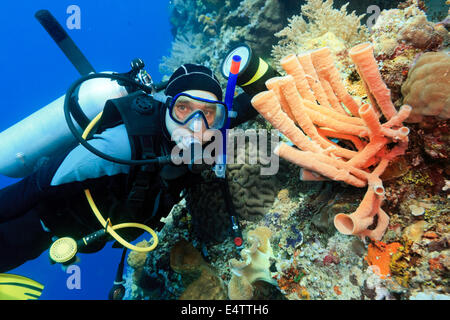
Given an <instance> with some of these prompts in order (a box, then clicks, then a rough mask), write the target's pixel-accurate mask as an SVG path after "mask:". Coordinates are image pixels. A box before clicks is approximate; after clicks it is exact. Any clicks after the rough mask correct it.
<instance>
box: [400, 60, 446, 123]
mask: <svg viewBox="0 0 450 320" xmlns="http://www.w3.org/2000/svg"><path fill="white" fill-rule="evenodd" d="M449 74H450V56H449V55H448V54H447V53H443V52H427V53H424V54H423V55H422V56H421V57H420V58H419V59H418V60H417V62H416V64H415V65H414V67H413V68H412V69H411V70H410V71H409V75H408V79H407V80H406V82H405V83H404V84H403V86H402V94H403V96H404V102H405V103H407V104H409V105H411V106H412V107H413V109H412V111H411V115H410V116H409V118H408V119H407V120H406V121H407V122H420V121H422V120H423V116H436V117H438V118H440V119H443V120H446V119H448V118H450V76H449Z"/></svg>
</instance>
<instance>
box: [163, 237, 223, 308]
mask: <svg viewBox="0 0 450 320" xmlns="http://www.w3.org/2000/svg"><path fill="white" fill-rule="evenodd" d="M170 266H171V267H172V269H173V270H174V271H175V272H177V273H180V274H181V276H182V280H183V284H184V286H185V287H186V290H185V291H184V292H183V294H182V295H181V296H180V300H225V299H226V291H225V285H224V283H223V281H222V279H221V278H219V277H218V276H217V275H216V274H215V272H214V271H213V270H212V268H211V267H210V266H209V265H208V264H207V263H206V262H205V261H204V260H203V258H202V256H201V254H200V252H198V251H197V249H195V248H194V247H193V246H192V244H190V243H189V242H187V241H186V240H181V241H179V242H178V243H176V244H175V245H174V247H173V248H172V250H171V251H170Z"/></svg>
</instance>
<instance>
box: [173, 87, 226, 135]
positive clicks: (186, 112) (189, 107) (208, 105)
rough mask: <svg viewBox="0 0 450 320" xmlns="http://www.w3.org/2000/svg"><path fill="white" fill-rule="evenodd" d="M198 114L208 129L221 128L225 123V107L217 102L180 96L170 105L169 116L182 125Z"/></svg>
mask: <svg viewBox="0 0 450 320" xmlns="http://www.w3.org/2000/svg"><path fill="white" fill-rule="evenodd" d="M200 113H201V114H202V115H203V118H204V120H205V122H206V123H207V124H208V127H209V128H221V127H222V126H223V125H224V123H225V121H224V119H225V106H224V105H223V104H222V103H220V102H218V101H217V102H215V101H208V100H206V99H202V98H195V97H191V96H187V95H180V96H178V97H176V100H175V101H174V102H173V103H172V108H171V116H172V117H173V118H174V119H175V120H176V121H178V122H180V123H182V124H186V123H187V122H189V121H190V120H191V119H193V118H194V117H195V114H200Z"/></svg>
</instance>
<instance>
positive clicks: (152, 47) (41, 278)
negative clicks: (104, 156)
mask: <svg viewBox="0 0 450 320" xmlns="http://www.w3.org/2000/svg"><path fill="white" fill-rule="evenodd" d="M74 4H75V5H77V6H79V7H80V9H81V29H79V30H78V29H73V30H70V29H68V28H67V27H66V20H67V19H68V18H69V17H70V16H71V14H68V13H66V11H67V8H68V7H69V6H70V5H74ZM168 4H169V1H165V0H158V1H146V0H133V1H127V2H125V1H121V0H108V1H88V0H80V1H51V0H38V1H34V0H24V1H8V2H5V3H2V8H1V10H0V37H1V39H2V44H1V50H0V61H1V62H0V70H1V72H2V74H3V75H4V77H3V79H2V80H0V83H1V85H0V87H1V89H0V94H1V95H2V97H3V99H2V102H1V103H0V114H1V117H0V131H3V130H5V129H7V128H8V127H10V126H11V125H13V124H14V123H16V122H18V121H20V120H22V119H24V118H25V117H27V116H29V115H30V114H31V113H33V112H35V111H37V110H39V109H40V108H42V107H43V106H45V105H47V104H48V103H50V102H52V101H53V100H55V99H57V98H59V97H60V96H62V95H63V94H64V93H65V91H66V90H67V89H68V88H69V86H70V85H71V83H73V82H74V81H75V80H76V79H78V78H79V77H80V76H79V74H78V72H77V70H76V69H75V68H74V67H73V66H72V64H71V63H70V62H69V61H68V60H67V58H66V57H65V56H64V54H63V53H62V52H61V50H60V49H59V48H58V47H57V46H56V44H55V43H54V42H53V40H52V39H51V38H50V36H49V35H48V34H47V32H46V31H45V30H44V28H43V27H42V26H41V25H40V24H39V23H38V21H37V20H36V19H35V18H34V14H35V13H36V11H38V10H41V9H48V10H49V11H50V12H51V13H52V14H53V15H54V16H55V17H56V19H57V20H58V21H59V22H60V23H61V25H62V26H63V27H64V28H65V30H66V31H67V32H68V34H69V35H70V36H71V37H72V38H73V40H74V41H75V43H76V44H77V45H78V47H79V48H80V49H81V51H82V52H83V53H84V54H85V55H86V57H87V58H88V60H89V61H90V62H91V64H92V65H93V66H94V68H95V69H96V70H98V71H100V70H102V71H103V70H105V71H116V72H127V71H129V69H130V62H131V60H132V59H134V58H137V57H139V58H142V59H143V60H144V62H145V63H146V69H147V71H148V72H149V73H150V75H151V76H152V77H153V79H154V81H160V80H161V78H162V76H161V75H160V73H159V69H158V66H159V63H160V60H161V58H162V56H164V55H167V54H168V53H169V49H170V44H171V41H172V35H171V33H170V25H169V9H168ZM0 154H1V151H0ZM14 181H17V180H15V179H10V178H7V177H4V176H1V177H0V188H3V187H5V186H7V185H9V184H11V183H13V182H14ZM17 232H21V230H17ZM121 253H122V250H120V249H112V248H111V244H108V245H107V246H106V247H105V249H104V250H102V251H101V252H99V253H98V254H94V255H83V254H81V255H80V259H81V262H80V263H79V264H78V265H79V266H80V270H81V289H80V290H78V289H73V290H69V289H68V288H67V286H66V281H67V279H68V277H69V276H70V274H67V273H66V272H65V271H63V270H62V269H61V267H60V266H58V265H51V264H50V263H49V260H48V251H46V252H44V253H43V254H42V255H41V257H40V258H38V259H36V260H34V261H30V262H28V263H26V264H24V265H22V266H21V267H19V268H17V269H15V270H11V271H9V273H15V274H19V275H23V276H26V277H29V278H31V279H34V280H36V281H38V282H40V283H42V284H44V285H45V289H44V291H43V293H42V296H41V299H107V297H108V292H109V290H110V288H111V286H112V284H113V281H114V277H115V273H116V270H117V265H118V263H119V261H120V256H121Z"/></svg>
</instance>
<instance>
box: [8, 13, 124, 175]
mask: <svg viewBox="0 0 450 320" xmlns="http://www.w3.org/2000/svg"><path fill="white" fill-rule="evenodd" d="M35 17H36V19H37V20H38V21H39V22H40V23H41V25H42V26H43V27H44V28H45V30H46V31H47V32H48V34H49V35H50V36H51V37H52V39H53V40H54V41H55V43H56V44H57V45H58V46H59V48H60V49H61V50H62V52H63V53H64V54H65V55H66V56H67V58H68V59H69V60H70V62H72V64H73V65H74V67H75V68H76V69H77V70H78V72H79V73H80V74H81V75H82V76H86V75H88V74H92V73H95V70H94V68H93V67H92V65H91V64H90V63H89V61H88V60H87V59H86V57H85V56H84V55H83V53H82V52H81V51H80V49H79V48H78V47H77V45H76V44H75V43H74V42H73V40H72V39H71V38H70V37H69V35H68V34H67V32H66V31H65V30H64V29H63V27H62V26H61V25H60V24H59V22H58V21H57V20H56V19H55V18H54V17H53V15H52V14H51V13H50V12H49V11H47V10H40V11H38V12H37V13H36V14H35ZM127 94H128V92H127V90H126V88H125V87H123V86H121V85H119V84H118V82H116V81H111V80H110V79H106V78H104V79H102V78H96V79H91V80H89V81H86V82H84V83H82V84H81V85H80V87H79V88H78V89H77V92H76V95H77V99H74V100H75V101H73V102H74V103H73V105H74V106H75V107H74V108H73V109H72V110H71V111H72V115H73V118H74V119H75V120H76V122H77V129H80V127H82V129H83V130H84V129H85V127H86V126H87V125H88V124H89V123H90V122H91V120H92V119H93V118H94V117H95V116H96V115H97V114H98V113H99V112H101V111H102V110H103V107H104V106H105V102H106V101H107V100H109V99H115V98H120V97H123V96H126V95H127ZM65 98H66V97H65V95H64V96H62V97H60V98H58V99H56V100H55V101H53V102H51V103H50V104H48V105H47V106H45V107H43V108H41V109H40V110H38V111H36V112H35V113H33V114H32V115H30V116H29V117H27V118H25V119H24V120H22V121H20V122H18V123H17V124H15V125H13V126H12V127H10V128H9V129H6V130H5V131H3V132H2V133H0V150H1V155H2V156H1V157H0V174H1V175H5V176H8V177H11V178H23V177H25V176H27V175H29V174H31V173H32V172H33V171H34V170H35V169H36V168H37V167H38V166H39V163H40V161H41V160H45V158H47V157H50V156H51V155H53V154H55V153H59V152H61V150H66V149H68V148H71V147H74V146H76V139H75V138H74V136H73V134H72V133H71V131H70V130H69V128H68V126H67V123H66V119H65V117H64V102H65ZM71 98H72V97H71Z"/></svg>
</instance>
